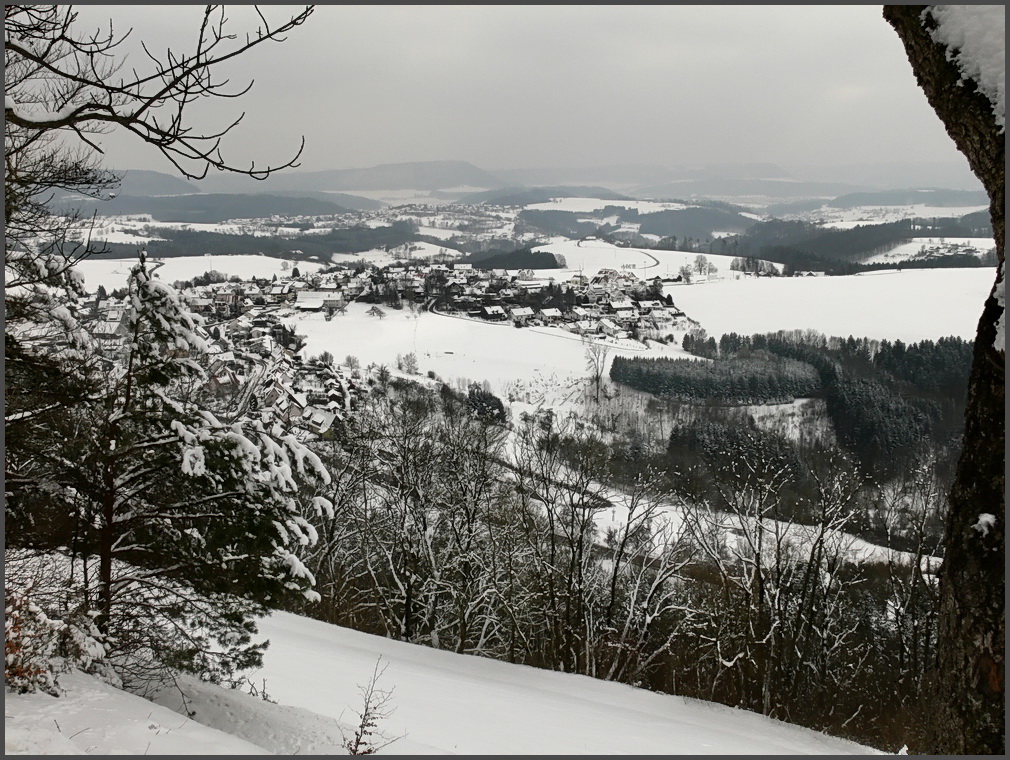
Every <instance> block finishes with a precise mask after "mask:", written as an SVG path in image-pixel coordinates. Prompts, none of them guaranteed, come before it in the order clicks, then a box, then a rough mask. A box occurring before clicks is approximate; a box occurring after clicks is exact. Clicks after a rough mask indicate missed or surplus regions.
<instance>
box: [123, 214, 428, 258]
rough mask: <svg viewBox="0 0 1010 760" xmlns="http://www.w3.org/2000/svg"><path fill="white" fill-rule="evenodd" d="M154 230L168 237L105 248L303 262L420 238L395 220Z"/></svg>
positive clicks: (410, 227) (410, 225)
mask: <svg viewBox="0 0 1010 760" xmlns="http://www.w3.org/2000/svg"><path fill="white" fill-rule="evenodd" d="M151 232H152V233H154V234H156V235H158V236H159V237H163V238H167V239H166V240H144V239H138V242H137V243H136V244H128V245H127V244H121V243H107V244H106V246H105V247H106V248H107V249H108V250H109V253H110V254H111V255H113V256H133V255H135V254H136V252H137V249H138V248H140V247H144V248H146V249H147V252H148V253H149V254H150V255H151V256H152V257H156V258H171V257H174V256H199V255H202V254H211V255H220V256H227V255H235V254H256V253H261V254H263V255H265V256H277V257H280V258H289V259H297V260H303V261H307V260H317V261H329V260H330V256H331V255H332V254H334V253H360V252H362V251H369V250H372V249H375V248H395V247H396V246H400V245H403V244H404V243H409V242H413V241H415V240H417V239H418V235H417V225H416V224H415V223H414V222H412V221H398V222H393V223H392V225H390V226H388V227H366V226H364V225H357V226H354V227H346V228H341V229H333V230H330V231H329V232H324V233H313V234H309V235H297V236H294V237H283V238H282V237H272V236H265V235H228V234H224V233H219V232H204V231H198V230H186V229H175V228H172V229H166V228H156V227H154V226H152V228H151Z"/></svg>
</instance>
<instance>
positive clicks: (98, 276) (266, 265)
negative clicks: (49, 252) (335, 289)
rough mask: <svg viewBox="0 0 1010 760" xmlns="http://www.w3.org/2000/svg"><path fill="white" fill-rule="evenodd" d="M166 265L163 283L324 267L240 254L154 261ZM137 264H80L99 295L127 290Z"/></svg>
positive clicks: (97, 259)
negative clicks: (217, 274) (207, 274)
mask: <svg viewBox="0 0 1010 760" xmlns="http://www.w3.org/2000/svg"><path fill="white" fill-rule="evenodd" d="M158 262H163V263H162V264H161V266H158V267H157V269H155V270H154V271H155V274H156V275H157V277H158V279H160V280H161V281H162V282H167V283H173V282H175V281H176V280H191V279H193V278H194V277H196V276H197V275H201V274H204V273H205V272H210V271H217V272H221V273H222V274H224V275H227V276H228V277H232V276H237V277H241V278H243V279H246V280H248V279H251V278H253V277H259V278H266V279H268V280H269V279H270V278H272V277H273V276H274V275H275V274H276V275H277V276H278V277H285V276H290V274H291V270H292V268H294V267H298V271H299V272H301V273H302V274H307V273H309V272H315V271H317V270H319V269H322V268H323V265H322V264H317V263H312V262H306V261H289V260H288V259H279V258H275V257H273V256H259V255H246V254H243V255H236V256H175V257H171V258H167V259H153V260H152V263H158ZM136 263H137V262H136V261H135V260H134V259H106V258H101V257H98V256H92V257H91V258H89V259H85V260H84V261H82V262H80V263H79V264H78V265H77V269H78V270H79V271H80V272H81V274H83V275H84V284H85V286H86V287H87V289H88V291H89V292H92V293H93V292H95V291H96V290H97V289H98V286H99V285H104V286H105V289H106V290H108V291H109V292H112V291H113V290H115V289H117V288H124V287H126V280H127V278H128V277H129V275H130V269H131V268H132V267H133V266H134V264H136Z"/></svg>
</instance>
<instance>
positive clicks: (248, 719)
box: [4, 613, 879, 755]
mask: <svg viewBox="0 0 1010 760" xmlns="http://www.w3.org/2000/svg"><path fill="white" fill-rule="evenodd" d="M260 630H261V633H262V635H263V636H265V637H266V638H268V639H270V641H271V646H270V648H269V649H268V650H267V654H266V657H265V663H264V666H263V668H262V669H261V670H260V671H258V672H256V673H252V674H250V681H251V682H252V683H253V684H254V685H255V686H257V687H260V688H262V687H264V686H265V689H266V693H267V696H269V698H270V699H272V700H276V702H277V704H272V703H270V702H268V701H264V700H263V699H260V698H258V697H254V696H250V695H249V694H244V693H241V692H240V691H237V690H228V689H224V688H220V687H216V686H211V685H207V684H200V683H198V682H195V681H192V680H191V679H184V680H183V681H181V686H182V689H183V691H184V692H185V693H186V695H187V704H188V706H189V709H190V710H191V711H193V712H194V713H195V714H194V715H193V717H192V719H188V718H186V717H185V716H183V715H180V714H178V713H176V712H173V711H172V710H170V709H166V708H167V707H170V708H172V709H178V708H179V707H180V697H179V692H178V691H176V690H170V691H167V692H165V693H163V694H162V695H161V696H160V697H158V699H157V701H158V702H159V703H160V704H158V705H156V704H152V703H151V702H148V701H145V700H143V699H141V698H139V697H134V696H131V695H128V694H126V693H125V692H122V691H118V690H116V689H113V688H111V687H109V686H106V685H104V684H101V683H99V682H97V681H95V680H94V679H92V678H90V677H87V676H83V675H80V674H71V675H68V676H65V677H64V679H63V683H64V686H65V688H66V690H67V693H66V695H65V696H62V697H60V698H59V699H56V698H53V697H50V696H47V695H39V694H34V695H14V694H7V695H6V696H7V699H6V705H5V710H4V713H5V721H4V723H5V753H6V754H128V755H143V754H203V755H210V754H233V755H251V754H271V753H274V754H296V753H297V754H338V753H340V752H341V751H340V745H341V732H340V728H341V726H342V727H343V729H344V732H345V734H346V735H347V736H350V735H351V733H352V731H353V726H354V724H355V722H356V715H355V711H359V710H360V709H361V706H362V704H363V701H362V698H361V694H360V693H359V687H360V686H364V685H365V684H366V683H367V682H368V680H369V678H370V677H371V676H372V674H373V672H374V671H375V669H376V665H377V664H379V669H380V670H381V668H382V667H383V666H386V670H385V671H384V672H383V674H382V675H381V677H380V678H379V679H378V681H377V684H376V686H377V688H378V689H381V690H386V691H391V692H392V694H391V700H390V703H389V707H390V708H391V709H392V710H393V712H392V714H391V715H390V716H389V717H388V718H386V719H384V720H382V721H381V722H380V723H379V726H378V730H379V731H380V732H382V733H384V734H385V735H386V736H388V737H389V738H395V737H402V738H400V739H399V740H398V741H396V742H395V743H394V744H392V745H391V746H389V747H387V748H386V749H385V750H383V751H381V752H380V754H397V755H400V754H404V755H416V754H538V755H542V754H573V755H579V754H627V753H633V754H664V755H665V754H687V755H701V754H830V755H850V754H879V753H877V752H876V751H875V750H873V749H871V748H868V747H864V746H861V745H858V744H854V743H851V742H847V741H843V740H840V739H835V738H832V737H828V736H825V735H823V734H820V733H817V732H814V731H810V730H808V729H805V728H799V727H797V726H791V725H789V724H786V723H782V722H780V721H775V720H771V719H769V718H765V717H763V716H761V715H758V714H757V713H751V712H746V711H743V710H736V709H732V708H728V707H724V706H721V705H716V704H713V703H708V702H701V701H698V700H691V699H683V698H680V697H673V696H668V695H663V694H656V693H653V692H649V691H645V690H641V689H635V688H633V687H631V686H626V685H623V684H617V683H608V682H605V681H600V680H595V679H592V678H589V677H586V676H577V675H570V674H565V673H556V672H549V671H544V670H537V669H533V668H529V667H526V666H522V665H510V664H508V663H504V662H498V661H494V660H489V659H484V658H478V657H473V656H468V655H458V654H453V653H451V652H444V651H438V650H434V649H429V648H427V647H421V646H417V645H413V644H406V643H403V642H398V641H392V640H389V639H384V638H381V637H377V636H371V635H368V634H365V633H359V632H356V631H352V630H349V629H346V628H339V627H337V626H332V625H328V624H326V623H322V622H319V621H316V620H310V619H307V618H302V617H298V616H295V615H291V614H288V613H275V614H274V615H273V616H271V617H270V618H268V619H266V620H263V621H261V625H260ZM380 657H381V662H380V659H379V658H380ZM338 721H339V723H338Z"/></svg>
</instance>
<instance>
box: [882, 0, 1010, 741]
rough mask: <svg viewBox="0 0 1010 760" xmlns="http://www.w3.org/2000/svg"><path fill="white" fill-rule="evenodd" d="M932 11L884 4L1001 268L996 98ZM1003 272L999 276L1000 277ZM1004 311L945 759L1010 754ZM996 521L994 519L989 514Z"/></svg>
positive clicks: (956, 617)
mask: <svg viewBox="0 0 1010 760" xmlns="http://www.w3.org/2000/svg"><path fill="white" fill-rule="evenodd" d="M926 7H927V6H911V5H908V6H897V5H887V6H884V18H885V19H886V20H887V21H888V23H890V24H891V25H892V26H893V27H894V29H895V30H896V31H897V33H898V36H899V37H900V38H901V40H902V42H903V43H904V45H905V50H906V52H907V53H908V58H909V61H910V63H911V64H912V70H913V72H914V73H915V77H916V79H917V80H918V82H919V86H920V87H921V88H922V89H923V91H924V92H925V93H926V97H927V99H928V100H929V103H930V105H931V106H932V107H933V110H934V111H936V113H937V115H938V116H939V117H940V119H941V120H942V121H943V123H944V126H945V127H946V129H947V133H948V134H949V135H950V136H951V138H952V139H953V140H954V142H955V144H956V145H957V148H958V150H960V151H961V152H962V153H963V154H964V155H965V156H966V157H967V159H968V163H969V165H970V166H971V169H972V171H973V172H974V173H975V175H976V176H977V177H978V178H979V179H980V180H981V181H982V184H983V185H984V186H985V189H986V191H987V192H988V194H989V200H990V206H989V212H990V215H991V216H992V226H993V232H994V234H995V238H996V253H997V256H998V259H999V264H1000V267H1001V268H1002V266H1003V262H1004V260H1005V259H1004V244H1005V234H1006V227H1005V218H1004V203H1005V181H1006V176H1005V161H1006V153H1005V135H1004V134H1003V133H1002V132H1001V131H1000V129H999V127H998V126H997V124H996V120H995V118H994V116H993V113H992V107H991V104H990V102H989V99H988V98H987V97H986V96H985V95H983V94H982V93H980V92H979V91H978V90H977V88H976V87H975V84H974V83H973V82H971V81H965V82H964V83H963V85H959V82H960V80H961V75H960V72H959V70H958V68H957V66H956V64H955V63H953V62H950V61H948V60H947V58H946V48H945V46H944V45H942V44H940V43H937V42H934V41H933V40H932V38H931V37H930V36H929V29H931V28H935V21H934V20H933V19H932V17H931V16H929V15H927V16H926V17H925V23H924V22H923V20H922V18H923V16H922V14H923V11H924V10H925V9H926ZM998 279H999V274H998V273H997V281H998ZM1001 313H1002V307H1001V306H999V304H998V303H997V301H996V299H995V298H994V296H993V294H992V293H990V295H989V297H988V298H987V299H986V301H985V304H984V306H983V311H982V317H981V319H980V320H979V323H978V332H977V334H976V337H975V349H974V356H973V360H972V370H971V376H970V379H969V387H968V400H967V410H966V412H965V430H964V441H963V449H962V452H961V458H960V460H959V462H958V466H957V472H956V475H955V478H954V483H953V486H952V487H951V491H950V514H949V517H948V520H947V528H946V533H945V537H944V560H943V568H942V571H941V579H940V615H939V630H938V636H939V640H938V651H937V658H936V663H935V672H934V674H933V679H932V682H933V687H932V688H933V690H934V694H933V699H934V700H935V704H934V705H931V706H930V707H931V708H932V709H931V710H930V711H929V713H928V715H927V718H928V719H927V720H926V723H927V724H928V728H927V740H926V741H927V745H926V746H925V747H922V748H921V750H922V751H924V752H928V753H935V754H983V753H985V754H989V753H995V754H1002V753H1003V752H1004V751H1005V734H1004V731H1005V728H1004V720H1005V718H1004V715H1005V702H1004V686H1003V668H1004V664H1003V663H1004V653H1005V641H1004V631H1005V608H1004V585H1005V553H1004V530H1005V507H1006V499H1005V491H1004V488H1005V454H1004V452H1005V437H1006V421H1005V414H1006V401H1005V353H1004V352H1003V351H998V350H996V349H995V348H994V346H993V341H994V338H995V335H996V326H995V323H996V320H997V319H998V318H999V316H1000V315H1001ZM983 514H989V515H993V516H994V520H993V521H992V523H991V524H990V523H988V522H986V521H985V520H981V519H980V515H983Z"/></svg>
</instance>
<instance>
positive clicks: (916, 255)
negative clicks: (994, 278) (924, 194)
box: [864, 237, 996, 264]
mask: <svg viewBox="0 0 1010 760" xmlns="http://www.w3.org/2000/svg"><path fill="white" fill-rule="evenodd" d="M995 247H996V241H995V240H994V239H993V238H936V237H933V238H912V240H910V241H909V242H907V243H902V244H901V245H898V246H895V247H894V248H892V249H891V250H889V251H885V252H884V253H878V254H875V255H873V256H871V257H870V258H868V259H866V260H865V262H864V263H866V264H887V263H894V264H896V263H899V262H902V261H909V260H912V259H925V258H929V257H930V256H935V255H949V254H954V253H970V254H971V255H973V256H981V255H982V254H984V253H986V252H987V251H991V250H993V249H994V248H995Z"/></svg>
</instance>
